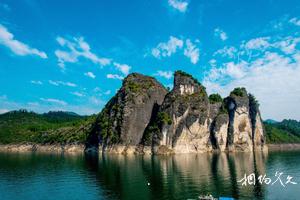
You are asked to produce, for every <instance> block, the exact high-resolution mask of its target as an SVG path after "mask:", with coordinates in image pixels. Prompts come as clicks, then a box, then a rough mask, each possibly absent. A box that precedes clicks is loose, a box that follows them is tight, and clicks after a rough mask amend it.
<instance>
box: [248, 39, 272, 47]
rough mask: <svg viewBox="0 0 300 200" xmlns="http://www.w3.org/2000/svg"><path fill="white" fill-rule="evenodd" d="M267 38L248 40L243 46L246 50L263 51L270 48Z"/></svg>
mask: <svg viewBox="0 0 300 200" xmlns="http://www.w3.org/2000/svg"><path fill="white" fill-rule="evenodd" d="M268 40H269V38H268V37H260V38H255V39H251V40H249V41H248V42H247V43H246V44H245V48H246V49H256V50H264V49H266V48H268V47H270V43H269V42H268Z"/></svg>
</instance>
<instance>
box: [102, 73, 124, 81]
mask: <svg viewBox="0 0 300 200" xmlns="http://www.w3.org/2000/svg"><path fill="white" fill-rule="evenodd" d="M106 78H109V79H119V80H122V79H123V78H124V77H123V76H120V75H118V74H107V75H106Z"/></svg>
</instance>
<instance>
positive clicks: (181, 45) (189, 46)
mask: <svg viewBox="0 0 300 200" xmlns="http://www.w3.org/2000/svg"><path fill="white" fill-rule="evenodd" d="M196 42H199V41H198V40H196ZM181 49H183V55H184V56H186V57H187V58H189V59H190V61H191V63H193V64H196V63H197V62H198V61H199V55H200V50H199V48H198V47H197V46H196V45H195V44H194V43H192V41H191V40H190V39H186V40H185V41H184V40H183V39H179V38H177V37H174V36H170V38H169V40H168V41H167V42H160V43H159V44H158V45H157V46H156V47H155V48H153V49H152V50H151V54H152V56H154V57H155V58H158V59H160V58H162V57H170V56H172V55H173V54H175V53H176V52H177V51H178V50H181Z"/></svg>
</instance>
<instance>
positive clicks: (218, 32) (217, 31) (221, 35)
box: [214, 28, 228, 41]
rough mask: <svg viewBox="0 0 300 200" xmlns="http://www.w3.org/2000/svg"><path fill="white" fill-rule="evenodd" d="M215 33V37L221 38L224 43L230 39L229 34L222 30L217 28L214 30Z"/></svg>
mask: <svg viewBox="0 0 300 200" xmlns="http://www.w3.org/2000/svg"><path fill="white" fill-rule="evenodd" d="M214 32H215V36H216V37H218V38H220V39H221V40H222V41H225V40H227V39H228V36H227V34H226V33H225V32H224V31H223V30H222V29H220V28H216V29H215V30H214Z"/></svg>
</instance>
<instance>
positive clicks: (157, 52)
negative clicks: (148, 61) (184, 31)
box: [152, 36, 183, 58]
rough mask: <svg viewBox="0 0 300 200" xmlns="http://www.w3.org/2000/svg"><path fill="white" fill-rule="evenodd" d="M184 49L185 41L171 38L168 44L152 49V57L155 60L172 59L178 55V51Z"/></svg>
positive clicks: (161, 44) (162, 43)
mask: <svg viewBox="0 0 300 200" xmlns="http://www.w3.org/2000/svg"><path fill="white" fill-rule="evenodd" d="M182 47H183V41H182V40H181V39H178V38H176V37H173V36H170V38H169V41H168V42H161V43H159V44H158V45H157V46H156V47H155V48H153V49H152V55H153V56H154V57H155V58H160V57H167V56H168V57H170V56H171V55H172V54H174V53H176V51H177V49H181V48H182Z"/></svg>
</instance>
